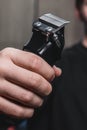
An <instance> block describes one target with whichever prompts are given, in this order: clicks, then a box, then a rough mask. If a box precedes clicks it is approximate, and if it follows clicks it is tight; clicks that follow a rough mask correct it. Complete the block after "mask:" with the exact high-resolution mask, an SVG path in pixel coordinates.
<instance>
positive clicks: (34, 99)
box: [0, 80, 43, 108]
mask: <svg viewBox="0 0 87 130" xmlns="http://www.w3.org/2000/svg"><path fill="white" fill-rule="evenodd" d="M0 85H1V87H0V90H1V95H3V96H4V97H5V98H9V99H12V100H13V101H17V102H19V103H21V104H23V105H26V106H28V107H33V108H36V107H40V106H41V105H42V103H43V100H42V99H41V98H40V97H39V96H37V95H36V94H34V93H32V92H30V91H28V90H26V89H24V88H22V87H20V86H17V85H15V84H12V83H10V82H8V81H6V80H4V81H3V82H2V83H1V84H0Z"/></svg>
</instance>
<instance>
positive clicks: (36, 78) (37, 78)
mask: <svg viewBox="0 0 87 130" xmlns="http://www.w3.org/2000/svg"><path fill="white" fill-rule="evenodd" d="M41 82H42V78H41V76H40V75H38V74H37V75H36V76H35V78H34V80H33V83H34V85H35V86H40V84H41Z"/></svg>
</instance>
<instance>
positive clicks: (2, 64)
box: [0, 48, 61, 118]
mask: <svg viewBox="0 0 87 130" xmlns="http://www.w3.org/2000/svg"><path fill="white" fill-rule="evenodd" d="M60 75H61V70H60V69H59V68H57V67H55V66H54V67H53V68H52V67H51V66H50V65H48V63H46V62H45V61H44V60H43V59H42V58H40V57H39V56H36V55H35V54H32V53H29V52H24V51H21V50H17V49H13V48H6V49H4V50H2V51H1V52H0V111H1V112H3V113H5V114H8V115H11V116H15V117H17V118H30V117H32V116H33V114H34V109H35V108H37V107H40V106H41V105H42V104H43V97H44V96H48V95H49V94H50V93H51V91H52V86H51V81H52V80H53V79H54V78H55V76H60Z"/></svg>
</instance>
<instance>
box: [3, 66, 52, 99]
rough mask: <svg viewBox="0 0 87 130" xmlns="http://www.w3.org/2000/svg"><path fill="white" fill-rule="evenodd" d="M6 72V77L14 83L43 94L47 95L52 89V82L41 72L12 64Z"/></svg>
mask: <svg viewBox="0 0 87 130" xmlns="http://www.w3.org/2000/svg"><path fill="white" fill-rule="evenodd" d="M8 71H9V73H8V72H6V73H5V78H6V79H7V80H9V81H12V82H13V83H16V84H19V85H20V86H22V87H24V88H27V89H28V90H31V91H33V92H35V93H37V94H39V95H41V96H47V95H49V94H50V93H51V91H52V86H51V84H50V83H49V82H48V81H47V80H46V79H44V78H43V77H42V76H40V75H39V74H36V73H34V72H31V71H29V70H26V69H23V68H21V67H18V66H16V65H12V67H10V68H9V69H8Z"/></svg>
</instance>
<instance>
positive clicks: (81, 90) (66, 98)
mask: <svg viewBox="0 0 87 130" xmlns="http://www.w3.org/2000/svg"><path fill="white" fill-rule="evenodd" d="M56 65H57V66H58V67H60V68H62V71H63V73H62V75H61V77H58V78H56V79H55V81H54V83H53V92H52V94H51V95H50V96H49V97H48V99H47V101H46V102H45V104H44V105H43V107H42V108H40V109H39V110H38V111H37V113H36V114H35V116H34V118H32V120H31V121H29V128H28V130H87V49H86V48H84V47H83V46H82V45H81V43H79V44H78V45H75V46H74V47H72V48H70V49H67V50H65V51H64V53H63V55H62V58H61V61H58V62H57V63H56Z"/></svg>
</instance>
